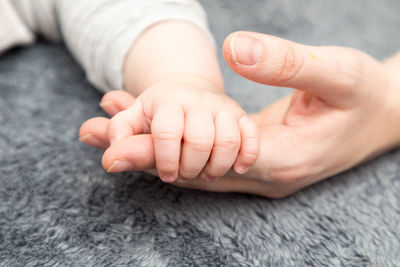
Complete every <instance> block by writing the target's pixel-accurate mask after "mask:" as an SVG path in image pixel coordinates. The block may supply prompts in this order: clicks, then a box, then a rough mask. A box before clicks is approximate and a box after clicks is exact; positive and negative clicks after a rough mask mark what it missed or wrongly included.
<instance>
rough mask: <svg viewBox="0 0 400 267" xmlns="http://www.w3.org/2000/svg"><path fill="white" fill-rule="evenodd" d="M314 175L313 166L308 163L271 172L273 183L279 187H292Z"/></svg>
mask: <svg viewBox="0 0 400 267" xmlns="http://www.w3.org/2000/svg"><path fill="white" fill-rule="evenodd" d="M311 175H312V170H311V166H310V165H309V164H308V163H306V162H301V163H297V164H293V165H285V166H280V167H274V168H272V169H271V170H270V171H269V174H268V177H269V180H270V181H271V182H273V183H274V184H278V185H291V184H293V183H296V182H298V181H301V180H303V179H306V178H308V177H310V176H311Z"/></svg>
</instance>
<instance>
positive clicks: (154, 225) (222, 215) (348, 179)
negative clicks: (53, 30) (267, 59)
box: [0, 0, 400, 266]
mask: <svg viewBox="0 0 400 267" xmlns="http://www.w3.org/2000/svg"><path fill="white" fill-rule="evenodd" d="M200 2H201V3H202V4H203V5H204V7H205V8H206V10H207V12H208V14H209V19H210V26H211V30H212V31H213V32H214V33H215V37H216V41H217V44H218V46H219V47H220V45H221V44H222V41H223V39H224V37H225V36H226V35H227V34H229V33H230V32H232V31H235V30H251V31H259V32H264V33H268V34H273V35H278V36H280V37H284V38H288V39H291V40H294V41H298V42H302V43H306V44H312V45H325V44H334V45H346V46H351V47H354V48H358V49H361V50H363V51H366V52H368V53H370V54H371V55H372V56H374V57H376V58H378V59H382V58H385V57H387V56H389V55H390V54H392V53H394V52H395V51H396V50H398V49H399V48H400V34H399V33H400V31H399V29H400V16H399V13H400V1H397V0H392V1H374V0H370V1H365V0H351V1H344V0H342V1H320V0H313V1H294V0H280V1H273V0H263V1H261V0H259V1H255V0H249V1H233V0H218V1H216V0H202V1H200ZM220 52H221V50H220V48H219V54H221V53H220ZM220 59H221V66H222V69H223V74H224V77H225V81H226V87H227V92H228V93H229V94H230V95H231V96H233V97H234V98H235V99H237V100H238V101H239V102H240V103H241V104H242V105H243V106H244V107H245V108H246V110H247V111H249V112H254V111H257V110H259V109H260V108H261V107H263V106H265V105H266V104H268V103H271V102H272V101H274V100H276V99H277V98H279V97H281V96H283V95H285V94H287V93H289V92H290V90H289V89H279V88H273V87H265V86H261V85H257V84H255V83H251V82H248V81H246V80H244V79H243V78H241V77H239V76H237V75H235V74H234V73H233V72H232V71H231V70H229V69H228V68H227V66H226V64H225V63H224V62H223V59H222V56H220ZM100 98H101V95H100V94H99V93H98V92H97V91H96V90H95V89H94V88H93V87H92V86H90V85H89V83H88V82H87V81H86V79H85V76H84V74H83V72H82V70H81V69H80V68H79V67H78V66H77V65H76V63H75V62H74V61H73V59H72V58H71V57H70V55H69V54H68V52H67V51H66V50H65V49H64V48H63V47H62V46H57V45H53V44H49V43H45V42H39V43H38V44H37V45H35V46H33V47H30V48H24V49H14V50H13V51H11V52H9V53H8V54H6V55H4V56H2V58H1V59H0V125H1V126H0V266H66V265H70V266H126V265H131V266H204V265H208V266H310V265H311V266H340V265H342V266H396V265H397V266H399V265H400V234H399V232H400V226H399V222H400V151H399V150H394V151H392V152H390V153H387V154H386V155H383V156H381V157H379V158H377V159H375V160H373V161H371V162H369V163H367V164H364V165H363V166H360V167H357V168H354V169H352V170H350V171H348V172H346V173H343V174H341V175H338V176H336V177H332V178H330V179H327V180H325V181H323V182H320V183H318V184H316V185H313V186H311V187H309V188H307V189H304V190H302V191H300V192H298V193H296V194H294V195H293V196H290V197H288V198H286V199H283V200H269V199H265V198H260V197H256V196H249V195H245V194H217V193H208V192H199V191H194V190H185V189H179V188H174V187H172V186H169V185H166V184H163V183H162V182H160V181H159V180H158V179H156V178H154V177H151V176H148V175H144V174H141V173H135V174H116V175H109V174H106V173H105V172H104V170H103V169H102V168H101V165H100V159H101V153H100V151H97V150H95V149H93V148H90V147H87V146H85V145H83V144H80V143H79V142H78V128H79V126H80V124H81V123H82V122H83V121H85V120H86V119H88V118H90V117H93V116H102V115H104V114H103V113H102V111H101V110H100V108H99V107H98V102H99V100H100ZM399 101H400V100H399ZM366 145H368V144H366Z"/></svg>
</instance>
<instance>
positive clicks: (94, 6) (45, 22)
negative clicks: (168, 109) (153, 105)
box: [0, 0, 212, 92]
mask: <svg viewBox="0 0 400 267" xmlns="http://www.w3.org/2000/svg"><path fill="white" fill-rule="evenodd" d="M0 1H4V0H0ZM6 1H8V0H6ZM10 2H11V4H12V5H13V6H14V8H15V10H16V11H17V13H18V14H19V17H20V20H22V21H23V22H24V24H25V25H26V26H27V27H28V28H29V29H30V30H31V31H32V32H34V33H37V34H41V35H43V36H44V37H46V38H48V39H50V40H60V39H61V38H62V39H64V41H65V43H66V45H67V46H68V48H69V49H70V50H71V52H72V54H73V55H74V56H75V58H76V59H77V61H78V62H79V63H80V64H81V65H82V66H83V68H84V69H85V71H86V74H87V77H88V79H89V80H90V81H91V82H92V83H93V84H94V85H95V86H96V87H98V88H99V89H100V90H102V91H103V92H107V91H109V90H114V89H123V77H122V68H123V64H124V59H125V56H126V54H127V52H128V50H129V48H130V47H131V46H132V44H133V42H134V40H135V39H136V38H137V37H138V36H139V35H140V33H141V32H143V31H144V30H145V29H146V28H147V27H149V26H151V25H152V24H154V23H156V22H159V21H162V20H171V19H179V20H186V21H189V22H192V23H194V24H196V25H198V26H199V27H200V28H202V29H203V30H204V31H205V32H207V34H208V35H209V36H210V39H211V40H212V37H211V34H210V33H209V31H208V25H207V19H206V15H205V12H204V10H203V9H202V8H201V6H200V5H199V4H198V3H197V2H196V1H195V0H35V1H33V0H10ZM2 13H3V9H2V8H0V18H1V17H2V16H3V14H2ZM20 20H19V21H20ZM0 23H2V20H1V19H0ZM17 24H18V23H15V25H17ZM19 24H21V23H19ZM23 26H24V25H19V27H23ZM0 29H1V25H0ZM0 34H1V33H0ZM0 37H1V35H0ZM15 44H17V43H16V42H15ZM9 46H10V45H8V47H9ZM0 49H1V47H0ZM0 52H1V51H0Z"/></svg>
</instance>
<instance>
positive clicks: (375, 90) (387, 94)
mask: <svg viewBox="0 0 400 267" xmlns="http://www.w3.org/2000/svg"><path fill="white" fill-rule="evenodd" d="M170 23H172V24H174V23H176V24H177V25H182V23H181V22H170ZM177 25H175V26H177ZM159 26H161V24H160V25H159ZM163 26H168V25H166V24H163ZM169 26H171V25H169ZM169 26H168V27H169ZM186 26H187V27H189V28H190V27H193V26H191V25H190V26H189V25H186V24H185V27H186ZM179 27H180V26H178V28H179ZM154 29H155V28H154ZM192 30H194V29H192ZM194 31H195V30H194ZM142 38H143V37H142ZM142 38H141V39H140V40H139V42H140V41H142ZM137 45H138V43H137V44H136V45H134V47H135V46H137ZM202 51H203V52H204V51H206V52H205V53H206V54H208V53H212V51H210V50H208V52H207V49H206V50H204V49H203V50H202ZM223 53H224V57H225V59H226V61H227V63H228V65H229V66H230V67H231V68H232V69H233V70H234V71H235V72H237V73H238V74H240V75H242V76H244V77H245V78H248V79H250V80H252V81H255V82H259V83H263V84H266V85H274V86H282V87H291V88H295V89H294V92H293V94H292V95H290V96H287V97H285V98H283V99H281V100H278V101H277V102H275V103H273V104H272V105H270V106H268V107H266V108H265V109H264V110H262V111H261V112H259V113H256V114H252V115H249V117H247V116H246V115H245V113H244V111H243V110H242V109H241V108H240V107H239V106H238V104H237V103H235V102H234V101H233V100H232V99H230V98H228V97H227V96H225V95H224V94H223V84H222V80H220V76H219V75H220V72H219V70H218V67H216V68H217V72H213V73H214V75H211V76H207V75H206V74H207V72H203V73H201V71H200V70H201V68H202V66H198V65H201V60H200V61H197V62H196V61H194V62H196V64H195V65H197V69H195V70H196V71H197V72H196V71H194V70H193V69H192V70H191V71H189V72H183V73H182V72H180V71H175V72H174V73H178V74H177V75H175V74H174V75H160V76H157V77H162V78H160V79H159V81H158V82H157V83H155V84H151V83H146V82H143V84H142V85H143V87H142V88H148V89H147V90H144V91H143V92H140V94H136V95H139V96H138V97H137V98H135V97H133V96H132V94H129V93H127V92H121V91H113V92H110V93H108V94H106V95H105V96H104V97H103V99H102V102H101V103H102V104H101V105H102V107H103V109H104V110H105V111H106V112H107V113H108V114H109V115H110V116H113V118H112V119H111V120H109V119H107V118H93V119H90V120H88V121H87V122H85V123H84V124H83V125H82V127H81V131H80V136H81V139H82V141H83V142H85V143H87V144H89V145H92V146H95V147H99V148H102V149H105V152H104V155H103V166H104V168H105V169H107V170H109V171H110V172H120V171H142V170H145V171H148V172H150V173H153V174H156V172H157V171H158V174H159V175H160V177H161V178H162V179H163V180H166V181H168V182H172V183H173V184H175V185H177V186H181V187H188V188H196V189H202V190H209V191H218V192H246V193H251V194H257V195H262V196H266V197H272V198H280V197H284V196H287V195H289V194H291V193H293V192H295V191H297V190H299V189H301V188H303V187H305V186H308V185H310V184H313V183H315V182H317V181H320V180H322V179H324V178H327V177H329V176H332V175H334V174H337V173H340V172H342V171H344V170H347V169H349V168H351V167H353V166H355V165H357V164H360V163H362V162H364V161H366V160H368V159H371V158H372V157H375V156H377V155H379V154H381V153H384V152H385V151H388V150H390V149H391V148H393V147H396V146H398V145H399V144H400V127H398V125H399V122H400V108H399V105H398V101H399V99H400V95H399V94H400V92H399V90H400V75H399V72H400V55H399V54H397V55H395V56H393V57H392V58H390V59H388V60H386V61H384V62H378V61H376V60H374V59H373V58H371V57H370V56H368V55H366V54H364V53H362V52H360V51H357V50H354V49H350V48H344V47H312V46H305V45H301V44H297V43H294V42H291V41H288V40H284V39H280V38H277V37H273V36H269V35H265V34H259V33H252V32H236V33H233V34H231V35H230V36H228V37H227V39H226V40H225V42H224V46H223ZM131 57H132V53H131V54H130V55H129V57H128V59H127V64H126V71H127V72H129V70H134V68H132V66H130V61H129V60H130V59H132V58H131ZM135 58H136V57H135ZM132 61H133V60H132ZM194 68H196V67H194ZM211 68H213V66H212V67H211ZM198 71H200V72H198ZM127 72H126V73H127ZM132 73H133V72H132ZM185 73H186V74H185ZM189 73H190V74H189ZM215 73H218V75H217V76H218V77H217V76H215ZM133 82H134V81H129V78H127V81H126V85H127V87H128V85H130V84H132V83H133ZM148 84H151V85H150V86H147V85H148ZM142 85H136V86H135V87H132V88H141V86H142ZM128 88H129V87H128ZM162 88H166V89H167V90H164V91H163V89H162ZM180 88H182V89H180ZM183 88H184V89H183ZM207 88H211V90H210V89H207ZM185 89H186V90H185ZM175 90H176V91H175ZM218 90H220V91H219V92H217V91H218ZM163 92H164V93H163ZM131 93H133V95H135V92H131ZM136 93H137V91H136ZM146 101H148V102H146ZM205 102H207V103H209V104H207V105H204V104H205ZM170 104H172V105H170ZM192 109H193V110H192ZM141 112H142V113H141ZM218 116H220V117H221V118H222V119H221V118H220V119H217V118H218ZM171 117H174V118H173V119H171ZM186 117H187V118H189V117H190V120H189V119H188V120H186ZM153 124H156V125H157V124H158V126H153ZM254 124H255V125H256V127H255V126H254ZM171 125H174V129H172V126H171ZM167 126H168V127H171V128H169V130H170V131H172V130H173V131H174V133H175V135H173V137H174V138H175V139H174V140H175V141H173V142H172V141H171V142H170V143H169V144H163V142H162V141H169V139H170V138H165V136H163V135H160V136H161V138H160V136H157V131H159V130H160V129H163V128H164V129H165V128H167ZM186 128H187V129H188V130H186ZM257 128H258V132H259V133H257ZM176 129H178V130H176ZM189 129H190V130H189ZM247 130H248V131H247ZM186 131H188V132H189V131H192V133H190V134H189V137H191V134H193V133H195V132H197V133H198V132H199V131H200V132H201V133H202V134H204V136H208V138H206V140H211V139H212V138H211V137H214V140H215V141H214V142H211V141H208V142H209V143H207V145H208V146H207V149H203V148H205V147H206V146H204V147H202V148H201V149H198V148H199V147H196V146H193V144H196V145H198V144H199V142H192V141H189V142H188V147H187V148H185V145H186V140H189V139H190V138H189V137H188V138H189V139H185V133H186ZM202 131H204V132H202ZM177 132H178V133H179V134H177ZM213 132H214V134H213ZM219 132H220V133H219ZM155 133H156V134H155ZM220 135H223V137H221V139H218V138H219V137H218V136H220ZM228 135H229V138H227V137H226V136H228ZM171 136H172V134H171ZM186 136H187V134H186ZM167 137H170V136H167ZM232 137H235V138H236V139H234V138H232ZM157 138H159V139H160V140H158V139H157ZM177 138H179V139H178V140H179V144H178V143H177V142H176V139H177ZM198 138H199V137H198V136H196V138H194V139H193V140H198ZM181 140H183V143H182V144H181ZM201 140H203V139H201ZM216 140H229V142H226V145H225V144H224V145H221V143H220V142H217V141H216ZM232 140H236V141H234V142H233V141H232ZM203 141H204V140H203ZM160 142H161V145H160ZM204 143H206V142H204ZM202 144H203V143H202ZM194 147H196V148H197V149H196V148H195V149H193V148H194ZM158 150H159V151H158ZM168 150H170V151H171V152H172V151H174V152H173V153H172V154H169V153H166V152H164V151H168ZM214 150H216V151H217V152H214ZM221 150H222V151H223V152H221ZM185 151H186V152H185ZM228 151H230V152H228ZM163 153H166V154H163ZM160 154H161V155H160ZM170 155H172V156H170ZM213 155H216V156H214V157H213ZM160 157H161V158H160ZM163 157H164V158H163ZM168 157H172V159H173V164H171V165H173V166H174V168H171V169H169V167H170V165H168V164H166V166H167V167H168V168H167V167H166V166H162V165H163V163H161V166H162V167H161V166H160V165H159V164H160V163H159V160H160V159H165V160H171V159H170V158H168ZM122 159H123V161H121V160H122ZM115 162H117V163H115ZM120 162H124V164H120ZM125 162H128V163H127V164H125ZM174 164H177V165H176V166H175V165H174ZM215 166H217V167H215ZM221 166H223V167H221ZM232 166H233V167H232ZM160 167H161V170H160ZM231 167H232V168H231ZM228 170H229V171H228ZM226 171H228V172H226ZM223 172H224V175H220V174H222V173H223ZM225 172H226V174H225ZM172 174H173V175H172ZM178 176H179V177H180V178H178V180H175V178H176V177H178ZM199 177H202V178H204V179H201V178H199ZM182 178H185V179H182Z"/></svg>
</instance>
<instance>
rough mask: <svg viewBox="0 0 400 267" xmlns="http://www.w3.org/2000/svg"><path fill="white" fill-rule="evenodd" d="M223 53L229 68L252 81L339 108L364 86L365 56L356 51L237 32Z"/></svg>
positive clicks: (226, 44)
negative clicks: (310, 96)
mask: <svg viewBox="0 0 400 267" xmlns="http://www.w3.org/2000/svg"><path fill="white" fill-rule="evenodd" d="M223 53H224V57H225V60H226V62H227V63H228V65H229V66H230V67H231V68H232V69H233V70H234V71H235V72H237V73H238V74H240V75H242V76H243V77H245V78H247V79H249V80H252V81H255V82H259V83H262V84H267V85H273V86H282V87H292V88H296V89H299V90H302V91H305V92H308V93H310V94H313V95H317V96H319V97H321V98H323V99H325V100H327V102H335V105H336V104H338V103H339V104H342V103H343V104H345V103H346V102H348V101H349V96H351V94H352V93H354V92H355V89H356V87H357V86H358V85H359V84H360V79H361V73H362V71H361V68H362V62H361V61H362V60H363V57H362V56H360V55H361V52H359V51H356V50H354V49H349V48H344V47H333V46H326V47H316V46H307V45H302V44H299V43H295V42H292V41H289V40H285V39H282V38H278V37H275V36H271V35H266V34H261V33H255V32H235V33H232V34H230V35H229V36H228V37H227V38H226V39H225V42H224V45H223Z"/></svg>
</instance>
